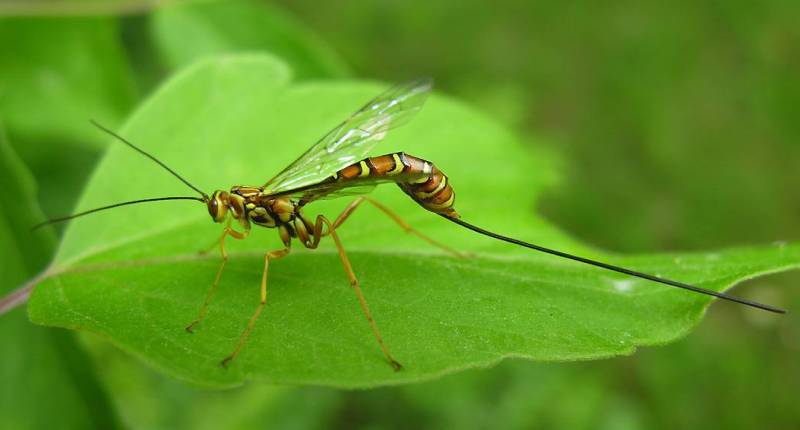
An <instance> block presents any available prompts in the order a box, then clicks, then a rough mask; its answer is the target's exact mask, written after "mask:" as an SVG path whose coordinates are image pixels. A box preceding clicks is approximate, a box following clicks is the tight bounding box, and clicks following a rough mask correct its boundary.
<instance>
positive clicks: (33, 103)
mask: <svg viewBox="0 0 800 430" xmlns="http://www.w3.org/2000/svg"><path fill="white" fill-rule="evenodd" d="M118 37H119V36H118V34H117V25H116V23H115V21H114V20H113V19H111V18H3V19H0V45H3V46H9V47H11V46H13V47H14V55H3V56H0V113H2V115H3V120H4V122H5V125H6V127H7V129H8V131H9V135H10V136H11V137H12V138H13V139H14V141H15V142H16V141H18V140H20V141H24V142H26V143H27V142H42V141H62V142H60V143H62V144H63V140H67V142H68V143H73V144H74V143H78V144H83V145H86V144H90V145H91V144H95V147H97V146H99V145H100V144H102V143H103V142H104V141H103V139H101V138H98V136H100V135H99V134H98V133H97V132H96V130H93V129H92V128H90V127H86V123H87V121H88V120H89V119H90V118H95V119H97V120H99V121H103V122H105V123H108V124H110V125H112V126H114V125H117V124H119V123H121V122H122V118H123V117H124V116H125V115H127V113H128V110H129V109H130V107H131V106H132V104H133V100H134V95H135V92H134V88H133V86H132V85H133V84H132V82H133V81H132V80H131V78H130V76H129V75H128V66H127V64H126V62H125V58H124V53H123V49H122V46H121V45H120V43H119V41H118ZM20 146H21V147H22V146H23V145H20ZM28 153H29V151H28V150H27V149H26V150H25V151H24V152H23V153H22V154H21V155H22V156H23V159H27V157H26V155H27V154H28Z"/></svg>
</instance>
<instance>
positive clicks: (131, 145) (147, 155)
mask: <svg viewBox="0 0 800 430" xmlns="http://www.w3.org/2000/svg"><path fill="white" fill-rule="evenodd" d="M89 122H91V123H92V125H94V126H95V127H97V128H99V129H100V130H102V131H104V132H106V133H108V134H110V135H111V136H113V137H115V138H117V139H118V140H119V141H120V142H122V143H124V144H126V145H128V146H130V147H131V148H133V149H134V150H135V151H136V152H138V153H140V154H142V155H144V156H145V157H147V158H149V159H151V160H153V161H155V162H156V163H158V165H159V166H161V167H163V168H164V169H166V170H167V171H168V172H169V173H172V175H173V176H175V177H176V178H178V179H180V180H181V182H183V183H184V184H186V185H187V186H189V188H191V189H193V190H195V191H197V192H198V193H200V195H201V196H203V201H208V195H207V194H206V193H204V192H202V191H200V189H199V188H197V187H195V186H194V185H192V184H191V183H189V181H187V180H186V179H184V178H183V176H181V175H179V174H178V173H177V172H175V171H174V170H172V169H170V168H169V167H167V165H166V164H164V163H163V162H161V160H159V159H158V158H156V157H154V156H153V155H151V154H150V153H148V152H146V151H145V150H143V149H141V148H139V147H138V146H136V145H134V144H133V143H131V142H129V141H128V140H126V139H125V138H123V137H122V136H120V135H118V134H117V133H114V132H113V131H111V130H109V129H108V128H106V127H104V126H102V125H100V123H98V122H97V121H95V120H93V119H92V120H89Z"/></svg>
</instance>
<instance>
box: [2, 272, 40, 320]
mask: <svg viewBox="0 0 800 430" xmlns="http://www.w3.org/2000/svg"><path fill="white" fill-rule="evenodd" d="M47 275H48V273H47V271H46V270H45V271H43V272H42V273H39V274H38V275H36V276H34V277H33V278H31V280H29V281H28V282H26V283H25V284H24V285H23V286H21V287H19V288H17V289H16V290H14V291H12V292H11V293H9V294H8V295H6V296H5V297H3V298H2V299H0V315H3V314H5V313H7V312H9V311H11V310H12V309H15V308H16V307H17V306H20V305H21V304H23V303H25V302H27V301H28V298H29V297H30V296H31V291H33V287H35V286H36V285H37V284H38V283H39V282H41V281H42V279H44V278H45V277H46V276H47Z"/></svg>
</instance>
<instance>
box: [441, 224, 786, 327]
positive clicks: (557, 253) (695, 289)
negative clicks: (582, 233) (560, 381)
mask: <svg viewBox="0 0 800 430" xmlns="http://www.w3.org/2000/svg"><path fill="white" fill-rule="evenodd" d="M439 215H441V216H443V217H444V218H445V219H447V220H449V221H452V222H454V223H456V224H458V225H460V226H462V227H464V228H467V229H469V230H472V231H474V232H476V233H480V234H482V235H484V236H488V237H491V238H493V239H498V240H502V241H503V242H508V243H513V244H514V245H519V246H522V247H525V248H530V249H533V250H535V251H539V252H544V253H546V254H551V255H555V256H557V257H561V258H567V259H570V260H574V261H578V262H580V263H585V264H589V265H592V266H596V267H600V268H603V269H606V270H611V271H613V272H619V273H623V274H625V275H629V276H635V277H637V278H642V279H647V280H648V281H653V282H658V283H660V284H664V285H669V286H671V287H677V288H683V289H684V290H689V291H693V292H695V293H700V294H705V295H707V296H714V297H718V298H720V299H724V300H728V301H731V302H736V303H740V304H743V305H746V306H750V307H753V308H757V309H761V310H765V311H768V312H774V313H776V314H785V313H786V311H785V310H783V309H779V308H776V307H772V306H769V305H765V304H761V303H757V302H753V301H750V300H747V299H743V298H740V297H736V296H731V295H728V294H725V293H720V292H718V291H713V290H709V289H706V288H701V287H696V286H694V285H689V284H684V283H683V282H678V281H673V280H670V279H666V278H662V277H659V276H654V275H648V274H647V273H642V272H637V271H635V270H631V269H626V268H624V267H619V266H614V265H612V264H608V263H603V262H600V261H595V260H590V259H588V258H584V257H579V256H577V255H572V254H567V253H566V252H561V251H556V250H555V249H550V248H545V247H543V246H539V245H534V244H532V243H528V242H524V241H521V240H519V239H514V238H511V237H507V236H503V235H501V234H497V233H493V232H491V231H488V230H484V229H482V228H480V227H477V226H474V225H472V224H470V223H468V222H466V221H463V220H461V219H458V218H451V217H449V216H447V215H444V214H439Z"/></svg>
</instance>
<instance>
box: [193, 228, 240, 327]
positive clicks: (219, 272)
mask: <svg viewBox="0 0 800 430" xmlns="http://www.w3.org/2000/svg"><path fill="white" fill-rule="evenodd" d="M249 234H250V228H249V225H248V226H247V228H246V229H245V230H244V231H243V232H238V231H236V230H234V229H233V228H232V227H231V220H230V219H228V224H227V225H226V226H225V229H224V230H223V231H222V235H221V236H220V237H219V239H218V241H217V242H219V251H220V254H221V255H222V263H220V265H219V269H217V276H215V277H214V283H213V284H211V288H209V290H208V293H206V299H205V300H204V301H203V306H202V307H200V312H199V313H198V315H197V318H195V320H194V321H192V322H191V324H189V325H188V326H186V331H187V332H189V333H193V332H194V328H195V327H196V326H197V325H198V324H200V323H201V322H202V321H203V319H205V317H206V313H207V312H208V304H209V303H210V302H211V298H212V297H214V293H216V291H217V286H218V285H219V280H220V278H221V277H222V271H223V270H225V264H226V263H227V262H228V252H227V251H226V250H225V238H226V237H228V236H231V237H233V238H234V239H238V240H243V239H244V238H246V237H247V235H249Z"/></svg>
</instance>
